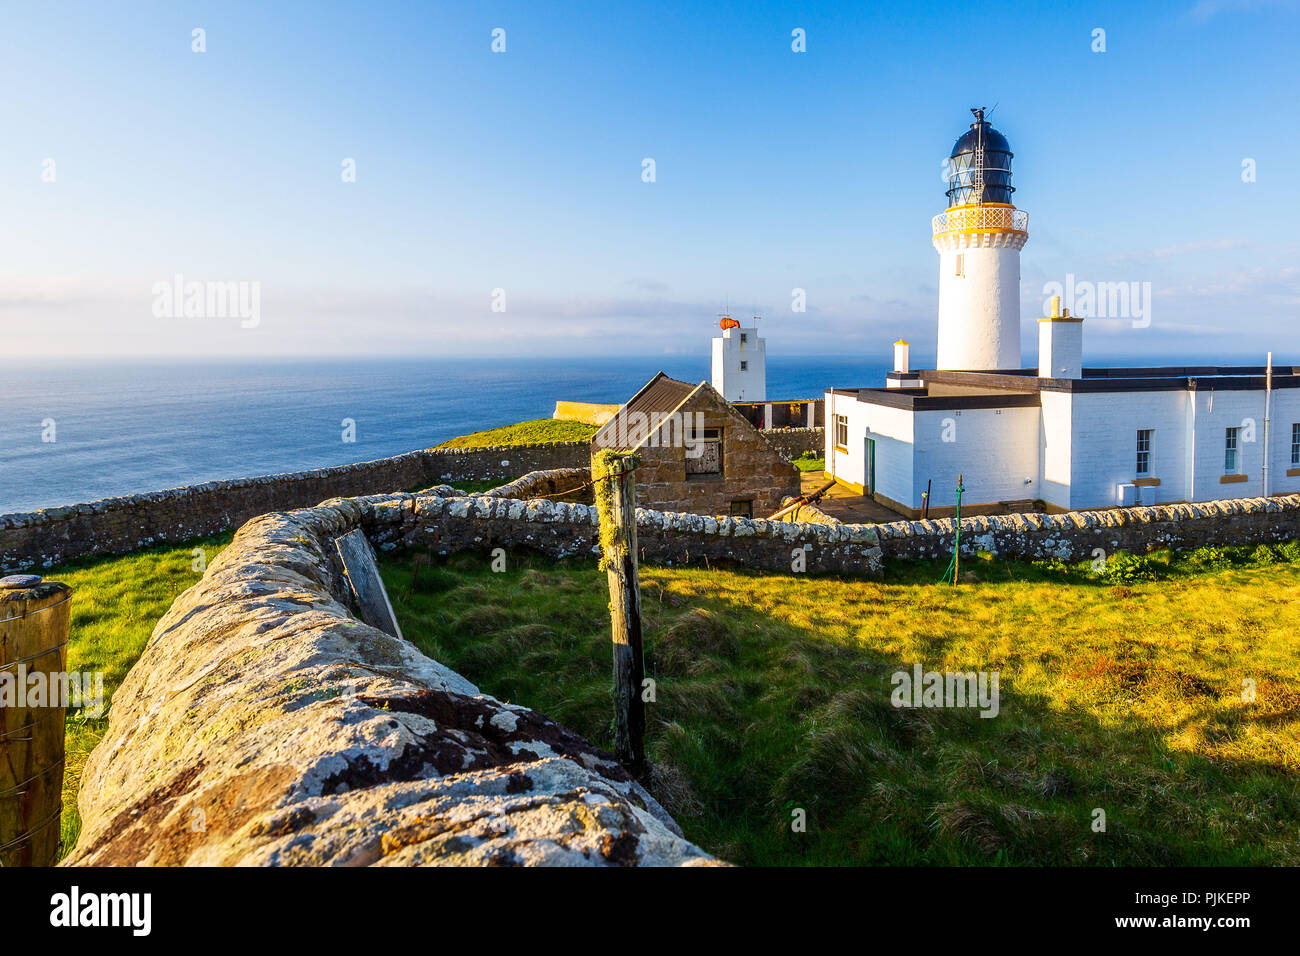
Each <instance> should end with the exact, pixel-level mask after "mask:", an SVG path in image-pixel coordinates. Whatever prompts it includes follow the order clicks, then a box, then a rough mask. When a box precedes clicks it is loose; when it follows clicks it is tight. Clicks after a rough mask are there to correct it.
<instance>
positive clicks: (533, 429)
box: [438, 418, 596, 448]
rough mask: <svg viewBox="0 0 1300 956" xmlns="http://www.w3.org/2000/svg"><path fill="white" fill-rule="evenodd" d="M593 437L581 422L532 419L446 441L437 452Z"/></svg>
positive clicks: (593, 432) (590, 427)
mask: <svg viewBox="0 0 1300 956" xmlns="http://www.w3.org/2000/svg"><path fill="white" fill-rule="evenodd" d="M595 435H596V426H595V425H587V424H585V423H583V422H570V421H563V420H557V419H554V418H534V419H532V420H531V421H526V422H519V423H517V424H514V425H503V426H502V427H500V428H489V429H487V430H486V431H481V432H471V433H470V434H468V435H461V436H460V437H458V438H449V439H448V440H447V441H445V442H443V443H442V444H441V445H439V446H438V447H439V448H485V447H488V446H491V445H535V444H538V443H539V442H552V441H590V440H591V439H592V438H594V437H595Z"/></svg>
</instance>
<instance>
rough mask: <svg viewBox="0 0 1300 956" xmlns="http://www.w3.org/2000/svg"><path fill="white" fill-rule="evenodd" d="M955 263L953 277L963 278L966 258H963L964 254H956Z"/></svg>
mask: <svg viewBox="0 0 1300 956" xmlns="http://www.w3.org/2000/svg"><path fill="white" fill-rule="evenodd" d="M956 262H957V271H956V272H955V273H954V275H959V276H964V275H966V256H965V254H964V253H961V252H959V253H957V258H956Z"/></svg>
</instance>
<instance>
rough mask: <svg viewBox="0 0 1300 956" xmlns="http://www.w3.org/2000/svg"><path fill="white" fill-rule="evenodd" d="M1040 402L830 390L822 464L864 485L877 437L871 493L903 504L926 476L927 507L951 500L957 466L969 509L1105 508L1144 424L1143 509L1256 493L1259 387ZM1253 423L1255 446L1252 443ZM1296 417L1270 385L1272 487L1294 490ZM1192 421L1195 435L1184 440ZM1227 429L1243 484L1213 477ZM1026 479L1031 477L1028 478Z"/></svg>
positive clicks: (1298, 482)
mask: <svg viewBox="0 0 1300 956" xmlns="http://www.w3.org/2000/svg"><path fill="white" fill-rule="evenodd" d="M1211 395H1213V398H1212V400H1211ZM1041 397H1042V407H1041V409H1040V408H1035V407H1026V408H1004V409H963V410H961V411H960V412H958V411H951V410H940V411H923V412H916V413H912V412H910V411H908V410H906V409H900V408H892V407H889V406H884V405H872V404H869V403H865V402H857V401H855V400H854V399H852V398H848V397H845V396H833V395H831V394H830V393H829V392H828V393H826V415H827V428H826V456H827V470H828V472H831V473H833V474H835V475H836V476H837V477H839V478H840V479H842V480H844V481H847V482H850V483H852V484H857V485H864V484H866V467H865V465H866V463H865V442H864V439H865V438H867V437H868V436H870V437H873V438H875V440H876V488H877V491H879V493H880V494H882V495H884V496H886V497H888V498H891V499H893V500H894V501H897V502H900V503H901V504H904V505H907V506H908V507H912V508H920V507H921V505H922V502H921V493H922V492H923V491H924V490H925V486H926V481H927V480H930V481H931V482H932V496H933V497H932V498H931V501H930V504H931V506H932V507H950V506H952V505H954V504H955V503H956V493H955V489H956V486H957V475H958V474H959V473H961V474H963V475H964V477H965V487H966V489H967V490H966V494H965V496H964V498H963V500H964V501H965V502H966V503H967V504H988V503H992V502H999V501H1012V500H1018V499H1024V498H1041V499H1043V500H1044V501H1046V502H1048V503H1050V504H1052V505H1054V506H1056V507H1059V508H1066V509H1081V508H1105V507H1113V506H1115V505H1116V504H1117V503H1118V502H1119V498H1118V490H1117V489H1118V486H1119V485H1121V484H1127V483H1131V482H1132V481H1133V480H1134V479H1135V478H1137V477H1139V476H1138V475H1137V433H1138V430H1139V429H1151V430H1152V431H1153V432H1154V435H1153V440H1152V449H1151V455H1152V464H1151V470H1150V472H1149V474H1148V475H1146V476H1143V477H1152V478H1159V479H1160V485H1159V486H1155V487H1152V486H1146V487H1142V488H1140V489H1139V490H1138V495H1139V500H1140V502H1141V503H1142V504H1162V503H1167V502H1172V501H1214V500H1218V499H1223V498H1246V497H1257V496H1259V495H1261V494H1262V493H1263V476H1262V472H1261V465H1262V462H1263V446H1264V392H1263V390H1257V391H1250V392H1246V391H1220V392H1216V393H1211V392H1209V391H1208V390H1202V391H1198V392H1196V393H1188V392H1187V391H1186V390H1169V391H1150V392H1109V393H1107V392H1062V391H1043V392H1042V393H1041ZM832 405H833V406H834V407H833V408H832ZM1193 406H1194V411H1195V417H1194V421H1193V418H1192V412H1193ZM836 414H840V415H846V416H847V417H848V427H849V441H848V445H847V450H846V451H844V452H838V451H836V450H835V449H834V447H833V441H834V428H833V424H832V423H833V421H834V419H833V418H832V416H833V415H836ZM1252 420H1253V422H1254V430H1255V433H1254V441H1250V440H1249V428H1250V423H1251V421H1252ZM1293 423H1300V389H1285V390H1280V391H1275V392H1274V393H1273V412H1272V429H1271V435H1270V440H1269V446H1270V456H1271V457H1270V490H1271V492H1272V493H1273V494H1285V493H1288V492H1294V493H1300V475H1297V476H1294V477H1288V476H1287V474H1286V472H1287V469H1289V468H1293V467H1294V468H1300V463H1298V464H1296V465H1292V462H1291V426H1292V424H1293ZM1193 424H1194V434H1195V441H1194V444H1189V435H1191V434H1192V426H1193ZM1229 426H1235V427H1239V428H1241V429H1242V432H1241V436H1242V441H1241V443H1240V445H1239V448H1240V460H1241V465H1240V468H1239V470H1240V471H1241V472H1242V473H1244V474H1245V475H1247V477H1248V480H1247V481H1245V482H1233V483H1228V484H1224V483H1221V482H1220V481H1219V478H1220V477H1221V476H1222V475H1223V474H1224V467H1223V466H1224V439H1225V430H1226V429H1227V428H1228V427H1229ZM945 437H950V438H951V440H950V441H946V440H945ZM1026 478H1029V479H1032V480H1031V481H1030V482H1028V483H1026V481H1025V479H1026ZM1189 478H1190V479H1191V481H1190V487H1189Z"/></svg>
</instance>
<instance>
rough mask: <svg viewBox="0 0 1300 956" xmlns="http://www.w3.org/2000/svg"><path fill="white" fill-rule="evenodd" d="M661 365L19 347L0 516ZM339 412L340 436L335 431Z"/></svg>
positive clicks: (510, 411)
mask: <svg viewBox="0 0 1300 956" xmlns="http://www.w3.org/2000/svg"><path fill="white" fill-rule="evenodd" d="M1228 361H1229V359H1228V358H1227V357H1225V356H1215V357H1212V358H1211V357H1205V356H1194V357H1179V358H1168V359H1165V360H1159V361H1157V360H1152V359H1151V358H1150V357H1145V356H1144V357H1140V358H1133V357H1119V358H1115V359H1101V360H1098V361H1096V362H1094V363H1092V364H1094V365H1097V366H1109V367H1117V366H1125V365H1182V364H1224V363H1226V362H1228ZM1235 361H1239V362H1241V363H1244V364H1260V363H1262V361H1263V358H1262V357H1254V356H1248V357H1238V358H1236V359H1235ZM927 362H932V357H927V356H921V357H920V358H919V359H918V360H914V362H913V364H914V365H915V366H916V367H918V368H924V367H926V363H927ZM1279 364H1280V363H1279ZM661 370H662V371H664V372H666V373H667V374H669V375H671V376H673V377H675V378H680V379H683V380H686V381H692V382H698V381H703V380H705V379H707V378H708V377H709V358H708V355H707V354H704V355H686V354H682V355H660V356H647V357H640V358H615V359H610V358H539V359H504V360H502V359H473V358H465V359H445V358H440V359H424V358H410V359H405V358H403V359H391V358H357V359H302V360H296V361H274V360H262V361H248V360H235V359H221V360H218V359H212V360H185V361H178V360H164V359H156V360H148V361H145V360H139V361H116V360H104V361H91V360H85V361H75V362H57V363H55V362H52V361H50V360H33V361H32V362H30V363H28V364H27V365H25V366H23V367H18V368H9V369H7V370H6V372H5V376H4V379H3V381H0V514H8V513H12V512H26V511H35V510H38V509H41V508H52V507H57V506H61V505H69V504H78V503H81V502H88V501H94V500H97V499H100V498H109V497H116V496H119V495H130V494H138V493H143V492H149V491H160V490H163V489H166V488H175V487H180V486H183V485H191V484H198V483H202V482H206V481H215V480H222V479H231V478H246V477H252V476H256V475H267V474H278V473H284V472H293V471H303V470H307V469H311V468H323V467H328V466H332V465H344V464H349V463H351V462H356V461H369V460H372V459H376V458H385V457H388V456H391V455H398V454H402V453H404V452H409V451H414V450H416V449H419V448H427V447H429V446H432V445H437V444H439V443H440V442H443V441H446V440H447V439H449V438H454V437H456V436H457V435H463V434H466V433H468V432H473V431H479V430H482V429H485V428H493V427H496V426H499V425H508V424H511V423H513V422H518V421H523V420H526V419H533V418H549V417H550V415H551V413H552V412H553V410H554V407H555V402H556V401H557V400H559V399H567V400H570V401H585V402H602V403H621V402H623V401H625V400H626V399H628V398H629V397H631V395H632V394H633V392H635V390H636V389H637V388H639V387H640V386H641V385H643V384H644V383H645V382H646V381H647V380H648V379H649V378H650V377H651V376H652V375H654V374H655V373H656V372H658V371H661ZM887 371H888V362H887V361H881V362H879V363H876V364H872V363H870V362H864V361H862V360H861V359H857V358H845V357H843V356H785V357H776V356H769V357H768V364H767V374H768V385H767V388H768V395H769V396H770V397H771V398H772V399H774V400H781V399H797V398H816V397H820V396H821V394H822V392H823V391H824V389H826V388H829V387H841V388H851V387H863V386H871V385H883V384H884V377H885V374H886V372H887ZM344 419H350V420H351V421H352V422H354V423H355V441H352V442H347V441H345V440H344V432H345V426H344V424H343V422H344ZM50 439H52V440H50Z"/></svg>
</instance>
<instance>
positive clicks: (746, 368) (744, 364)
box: [740, 362, 749, 372]
mask: <svg viewBox="0 0 1300 956" xmlns="http://www.w3.org/2000/svg"><path fill="white" fill-rule="evenodd" d="M740 370H741V371H742V372H748V371H749V363H748V362H741V363H740Z"/></svg>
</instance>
